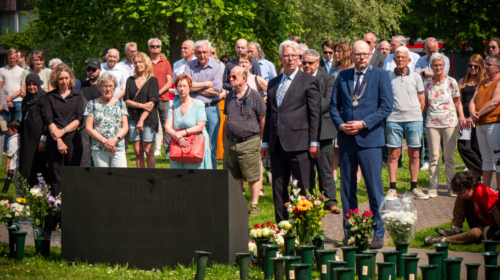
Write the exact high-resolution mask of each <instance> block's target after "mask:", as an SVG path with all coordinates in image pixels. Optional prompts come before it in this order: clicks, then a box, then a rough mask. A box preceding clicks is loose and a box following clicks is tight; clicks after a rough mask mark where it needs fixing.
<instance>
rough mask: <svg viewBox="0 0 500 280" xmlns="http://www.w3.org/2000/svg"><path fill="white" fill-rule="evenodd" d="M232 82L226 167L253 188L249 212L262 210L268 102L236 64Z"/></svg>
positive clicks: (227, 111) (226, 109) (228, 99)
mask: <svg viewBox="0 0 500 280" xmlns="http://www.w3.org/2000/svg"><path fill="white" fill-rule="evenodd" d="M229 77H230V79H231V86H232V87H233V89H232V90H231V91H230V92H229V93H228V94H227V97H226V102H225V107H224V114H225V115H226V126H225V128H224V133H226V139H225V140H224V169H229V171H230V172H231V174H232V175H233V177H234V179H235V180H236V183H237V184H238V185H239V186H240V188H241V190H242V191H244V186H245V183H244V181H247V182H248V186H249V189H250V198H251V208H250V211H249V213H250V215H251V216H255V215H257V214H259V208H258V207H257V204H258V202H259V191H260V189H261V188H262V180H261V179H260V177H261V176H260V173H261V172H262V170H261V156H260V145H261V143H260V139H261V138H262V133H263V131H264V121H265V116H266V104H265V102H264V99H262V97H261V96H260V94H259V93H258V92H257V91H255V90H253V89H251V88H250V87H249V86H248V84H247V72H246V71H245V69H244V68H242V67H240V66H236V67H234V68H233V69H232V70H231V75H229Z"/></svg>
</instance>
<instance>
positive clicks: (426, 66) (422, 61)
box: [415, 55, 450, 76]
mask: <svg viewBox="0 0 500 280" xmlns="http://www.w3.org/2000/svg"><path fill="white" fill-rule="evenodd" d="M430 65H431V60H430V58H428V57H427V55H424V56H422V57H421V58H419V59H418V61H417V65H416V66H415V72H417V73H418V74H420V72H421V71H422V69H423V70H425V71H428V72H432V69H431V66H430ZM443 71H444V74H445V75H447V76H448V72H449V71H450V59H449V58H448V57H447V56H446V55H445V56H444V70H443Z"/></svg>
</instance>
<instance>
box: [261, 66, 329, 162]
mask: <svg viewBox="0 0 500 280" xmlns="http://www.w3.org/2000/svg"><path fill="white" fill-rule="evenodd" d="M282 77H283V74H280V75H278V76H277V77H275V78H274V79H272V80H270V81H269V85H268V90H267V110H266V123H265V126H264V137H263V139H262V142H265V143H268V145H269V151H270V152H271V153H272V152H274V148H275V146H276V134H278V135H279V136H280V142H281V146H282V147H283V150H285V151H287V152H296V151H308V150H309V142H311V141H312V142H319V140H320V137H319V136H320V120H321V95H320V93H319V80H318V79H317V78H316V77H313V76H311V75H309V74H306V73H304V72H302V71H300V70H299V71H298V72H297V74H296V75H295V77H294V79H293V81H292V83H291V84H290V86H289V87H288V90H287V91H286V93H285V97H284V98H283V101H282V103H281V106H280V108H278V104H277V96H276V94H277V91H278V88H279V85H280V82H281V78H282Z"/></svg>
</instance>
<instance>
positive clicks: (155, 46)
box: [149, 45, 161, 49]
mask: <svg viewBox="0 0 500 280" xmlns="http://www.w3.org/2000/svg"><path fill="white" fill-rule="evenodd" d="M149 47H150V48H152V49H159V48H161V46H160V45H151V46H149Z"/></svg>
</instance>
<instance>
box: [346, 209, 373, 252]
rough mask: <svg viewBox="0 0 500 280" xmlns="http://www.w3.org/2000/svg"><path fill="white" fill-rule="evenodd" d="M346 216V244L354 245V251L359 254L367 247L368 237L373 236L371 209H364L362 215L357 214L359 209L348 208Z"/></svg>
mask: <svg viewBox="0 0 500 280" xmlns="http://www.w3.org/2000/svg"><path fill="white" fill-rule="evenodd" d="M345 217H346V218H347V221H346V228H347V229H348V230H347V245H348V246H356V247H358V248H357V251H356V253H358V254H361V253H362V252H363V251H365V250H366V249H368V239H370V238H372V236H373V226H374V225H375V221H374V220H373V219H372V218H373V212H372V211H365V212H364V213H363V214H362V215H359V209H358V208H356V209H354V210H352V209H350V210H349V213H348V214H345Z"/></svg>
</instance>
